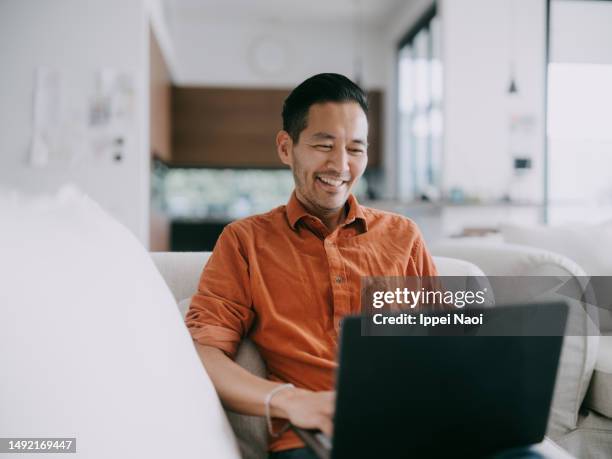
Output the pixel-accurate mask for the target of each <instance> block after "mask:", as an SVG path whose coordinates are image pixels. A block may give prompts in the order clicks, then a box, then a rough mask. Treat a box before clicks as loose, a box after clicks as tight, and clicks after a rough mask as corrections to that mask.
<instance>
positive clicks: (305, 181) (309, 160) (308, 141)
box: [277, 102, 368, 214]
mask: <svg viewBox="0 0 612 459" xmlns="http://www.w3.org/2000/svg"><path fill="white" fill-rule="evenodd" d="M367 137H368V120H367V118H366V115H365V113H364V112H363V110H362V108H361V107H360V106H359V104H357V103H355V102H342V103H336V102H326V103H322V104H314V105H312V106H311V107H310V109H309V111H308V118H307V126H306V128H305V129H304V130H303V131H302V132H301V133H300V137H299V142H298V143H293V141H292V140H291V137H290V136H289V134H287V133H286V132H285V131H281V132H280V133H279V134H278V136H277V147H278V151H279V156H280V158H281V160H282V161H283V163H285V164H288V165H289V166H290V167H291V170H292V171H293V177H294V179H295V191H296V194H297V197H298V199H300V201H302V202H303V203H304V204H306V206H307V207H309V208H310V209H311V210H313V211H315V212H317V213H318V212H321V213H324V214H329V213H332V212H335V211H339V210H340V209H341V208H342V207H343V206H344V204H345V203H346V200H347V199H348V196H349V194H350V192H351V189H352V188H353V185H354V184H355V183H356V182H357V180H358V179H359V177H361V175H362V174H363V172H364V170H365V168H366V164H367V162H368V156H367Z"/></svg>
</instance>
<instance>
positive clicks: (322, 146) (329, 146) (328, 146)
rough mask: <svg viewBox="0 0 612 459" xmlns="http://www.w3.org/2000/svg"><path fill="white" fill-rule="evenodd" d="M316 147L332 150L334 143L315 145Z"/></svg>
mask: <svg viewBox="0 0 612 459" xmlns="http://www.w3.org/2000/svg"><path fill="white" fill-rule="evenodd" d="M315 148H320V149H321V150H331V149H332V145H315Z"/></svg>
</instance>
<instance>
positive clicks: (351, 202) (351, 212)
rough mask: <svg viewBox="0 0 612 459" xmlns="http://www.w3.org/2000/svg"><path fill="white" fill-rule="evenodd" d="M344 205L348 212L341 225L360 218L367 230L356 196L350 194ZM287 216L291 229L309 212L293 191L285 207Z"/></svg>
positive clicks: (363, 214)
mask: <svg viewBox="0 0 612 459" xmlns="http://www.w3.org/2000/svg"><path fill="white" fill-rule="evenodd" d="M345 205H346V206H348V213H347V215H346V220H345V221H344V223H343V224H342V225H343V226H346V225H350V224H351V223H353V222H354V221H355V220H361V222H362V223H363V228H364V231H367V230H368V223H367V221H366V218H365V213H364V212H363V208H362V206H361V205H360V204H359V202H357V198H356V197H355V196H354V195H352V194H350V195H349V197H348V199H347V200H346V204H345ZM286 209H287V210H286V211H287V218H288V219H289V226H291V228H292V229H294V230H295V229H296V225H297V223H298V222H299V221H300V220H301V219H302V218H304V217H306V216H309V215H310V213H308V211H307V210H306V208H305V207H304V205H303V204H302V203H301V202H300V200H299V199H298V198H297V196H296V195H295V191H293V193H291V197H290V198H289V202H288V203H287V207H286Z"/></svg>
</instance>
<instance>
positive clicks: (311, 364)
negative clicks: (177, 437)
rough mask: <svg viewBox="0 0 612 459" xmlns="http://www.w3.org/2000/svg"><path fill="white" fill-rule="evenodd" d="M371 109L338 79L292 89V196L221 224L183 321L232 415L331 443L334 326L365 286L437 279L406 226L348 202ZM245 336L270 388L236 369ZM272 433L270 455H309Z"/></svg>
mask: <svg viewBox="0 0 612 459" xmlns="http://www.w3.org/2000/svg"><path fill="white" fill-rule="evenodd" d="M367 112H368V105H367V101H366V96H365V94H364V92H363V91H362V90H361V89H360V88H359V87H358V86H357V85H355V84H354V83H353V82H351V81H350V80H349V79H347V78H346V77H344V76H342V75H338V74H331V73H325V74H319V75H315V76H313V77H311V78H309V79H307V80H306V81H304V82H303V83H302V84H300V85H299V86H297V87H296V88H295V89H294V90H293V91H292V92H291V94H290V95H289V96H288V97H287V99H286V100H285V103H284V107H283V113H282V116H283V130H281V131H280V132H279V133H278V134H277V136H276V148H277V152H278V155H279V157H280V159H281V161H282V162H283V163H284V164H287V165H288V166H289V167H290V168H291V170H292V172H293V177H294V180H295V191H294V192H293V194H292V196H291V198H290V200H289V202H288V204H287V205H286V206H281V207H278V208H276V209H274V210H272V211H270V212H268V213H266V214H262V215H256V216H253V217H249V218H246V219H243V220H239V221H236V222H233V223H232V224H230V225H228V226H227V227H226V228H225V230H224V231H223V233H222V235H221V236H220V238H219V240H218V241H217V244H216V246H215V250H214V252H213V254H212V255H211V258H210V260H209V262H208V263H207V265H206V267H205V268H204V271H203V273H202V277H201V280H200V286H199V289H198V292H197V293H196V294H195V295H194V296H193V299H192V302H191V305H190V308H189V311H188V313H187V317H186V323H187V326H188V328H189V330H190V333H191V334H192V336H193V339H194V340H195V342H196V348H197V350H198V353H199V355H200V357H201V359H202V362H203V363H204V365H205V367H206V370H207V371H208V374H209V375H210V377H211V379H212V381H213V384H214V385H215V388H216V390H217V392H218V394H219V397H220V398H221V399H222V401H223V403H224V405H225V406H226V407H229V408H230V409H232V410H234V411H237V412H241V413H245V414H250V415H256V416H265V415H266V414H268V415H269V416H271V417H273V418H280V419H283V420H287V421H289V422H291V423H292V424H294V425H296V426H300V427H304V428H315V429H320V430H322V431H323V432H325V433H326V434H328V435H331V433H332V417H333V410H334V392H333V391H332V390H333V387H334V369H335V367H336V361H335V359H336V347H337V342H338V336H339V332H340V321H341V319H342V318H343V317H344V316H345V315H347V314H356V313H359V312H360V279H361V277H363V276H435V275H437V272H436V268H435V266H434V263H433V261H432V259H431V257H430V255H429V253H428V251H427V249H426V247H425V244H424V242H423V238H422V236H421V234H420V232H419V230H418V228H417V227H416V225H415V224H414V223H413V222H412V221H410V220H409V219H407V218H405V217H402V216H399V215H395V214H391V213H387V212H382V211H378V210H374V209H369V208H366V207H362V206H360V205H359V203H358V202H357V200H356V199H355V197H354V196H353V195H352V194H351V189H352V187H353V186H354V184H355V183H356V182H357V180H359V178H360V177H361V176H362V174H363V172H364V170H365V168H366V164H367V147H368V143H367V137H368V120H367ZM247 335H248V336H249V337H250V338H251V340H252V341H253V342H254V343H255V344H256V345H257V347H258V349H259V351H260V354H261V356H262V358H263V359H264V361H265V363H266V367H267V370H268V374H269V376H268V378H269V379H262V378H259V377H256V376H254V375H252V374H251V373H249V372H248V371H246V370H245V369H243V368H241V367H240V366H238V365H237V364H236V363H235V362H234V361H233V360H232V358H233V357H234V355H235V353H236V350H237V347H238V345H239V343H240V340H241V339H242V338H244V337H245V336H247ZM288 383H289V384H291V385H293V386H294V387H292V386H291V385H288ZM266 412H267V413H266ZM270 427H272V426H270ZM275 435H277V433H276V432H271V442H270V444H269V450H270V451H271V452H273V453H274V454H276V453H277V452H286V453H285V457H288V455H289V454H293V456H291V457H299V456H295V454H307V452H306V451H299V450H296V449H297V448H303V443H302V442H301V441H300V439H299V438H298V437H297V436H296V435H295V434H294V433H293V432H291V431H285V432H284V433H282V434H281V435H278V436H275ZM294 450H295V451H294ZM274 457H283V453H279V454H276V455H275V456H274ZM302 457H306V456H302Z"/></svg>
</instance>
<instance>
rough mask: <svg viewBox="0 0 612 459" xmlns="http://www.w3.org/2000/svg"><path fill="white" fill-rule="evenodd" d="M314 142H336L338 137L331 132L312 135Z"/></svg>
mask: <svg viewBox="0 0 612 459" xmlns="http://www.w3.org/2000/svg"><path fill="white" fill-rule="evenodd" d="M312 139H313V140H335V139H336V136H335V135H333V134H330V133H329V132H317V133H315V134H313V135H312Z"/></svg>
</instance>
